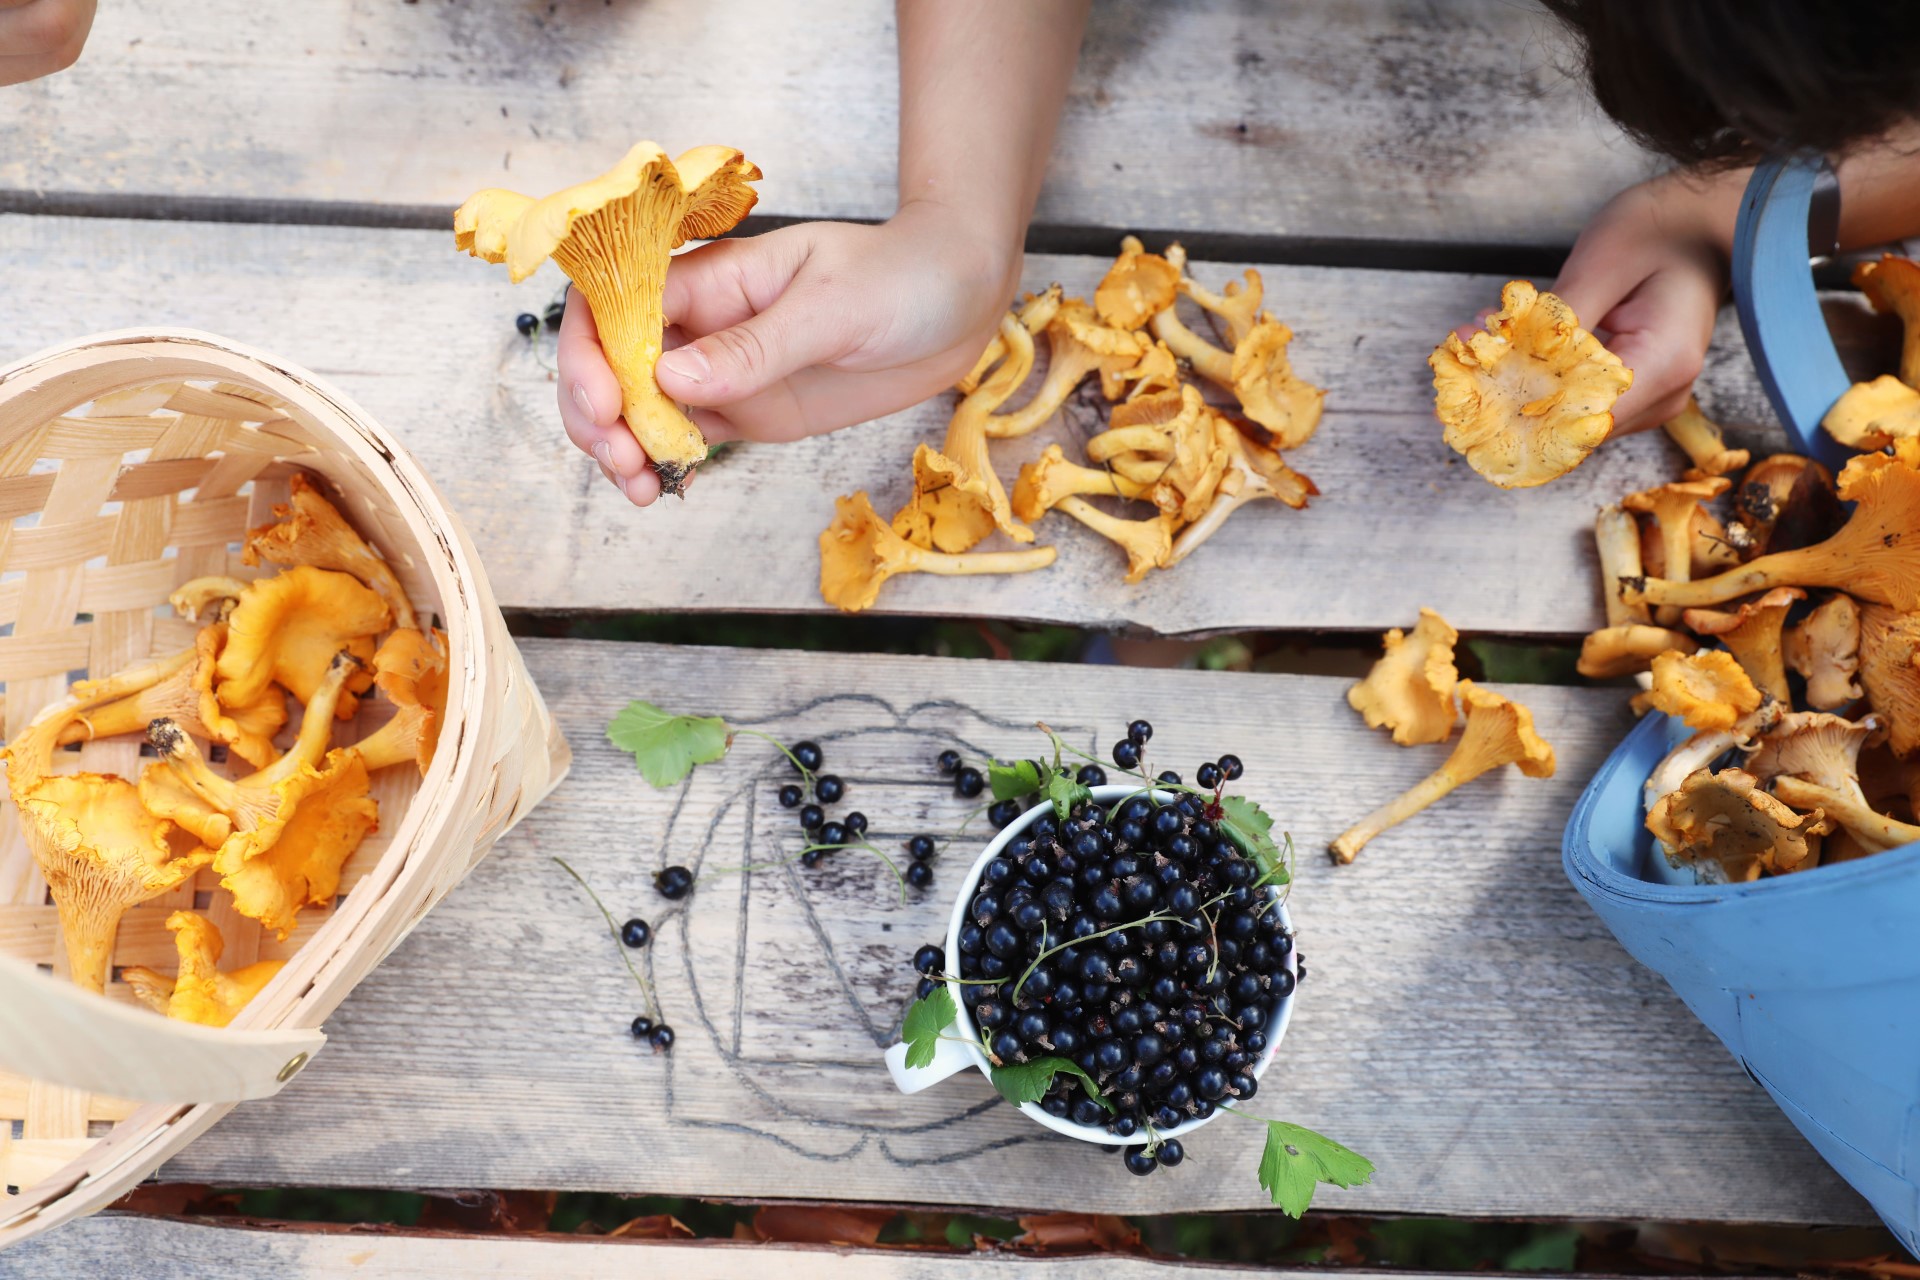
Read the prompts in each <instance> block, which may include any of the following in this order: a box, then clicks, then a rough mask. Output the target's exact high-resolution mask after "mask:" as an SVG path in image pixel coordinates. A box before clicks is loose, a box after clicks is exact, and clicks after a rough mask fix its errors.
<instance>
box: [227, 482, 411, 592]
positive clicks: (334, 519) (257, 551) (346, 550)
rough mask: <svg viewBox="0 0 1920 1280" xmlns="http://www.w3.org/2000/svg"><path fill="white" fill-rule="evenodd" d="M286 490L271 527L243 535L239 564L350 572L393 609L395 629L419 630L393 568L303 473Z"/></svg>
mask: <svg viewBox="0 0 1920 1280" xmlns="http://www.w3.org/2000/svg"><path fill="white" fill-rule="evenodd" d="M291 485H292V489H293V498H292V501H291V502H286V503H276V504H275V505H274V508H273V514H274V522H273V523H272V524H263V525H261V526H260V527H259V528H258V529H255V530H253V531H252V532H251V533H249V534H248V535H247V546H246V550H245V552H244V553H242V559H244V560H245V561H246V563H248V564H250V565H257V564H259V563H260V562H261V560H263V559H264V560H270V561H272V562H273V563H274V564H277V565H296V564H310V565H313V566H314V567H315V568H318V569H337V570H339V571H340V572H341V573H350V574H352V575H353V576H354V577H356V578H358V579H360V581H361V582H363V583H364V584H366V585H367V586H368V587H370V588H372V590H373V592H374V594H375V595H378V596H379V597H380V598H381V599H382V600H385V601H386V602H387V607H388V608H389V609H391V610H393V625H394V626H396V627H405V628H412V627H415V626H418V625H419V624H418V623H416V622H415V621H414V617H413V602H412V601H410V600H408V599H407V592H406V588H404V587H402V586H401V585H400V579H399V578H398V577H397V576H395V574H394V572H393V568H392V566H391V565H389V564H388V563H387V562H386V561H385V560H382V559H381V558H380V556H379V555H378V554H376V553H375V551H374V549H373V548H372V547H370V546H368V545H367V543H366V539H364V538H362V537H361V536H360V535H359V534H358V533H356V532H355V531H354V528H353V526H352V525H350V524H348V523H347V522H346V521H345V520H344V519H342V518H341V516H340V512H339V511H338V510H337V509H336V508H335V507H334V505H333V504H332V503H331V502H328V501H327V500H326V498H324V497H322V496H321V494H320V491H319V490H318V489H315V488H314V487H313V484H312V483H311V482H310V481H309V480H308V479H307V477H306V475H305V473H303V472H299V471H296V472H294V473H293V479H292V481H291Z"/></svg>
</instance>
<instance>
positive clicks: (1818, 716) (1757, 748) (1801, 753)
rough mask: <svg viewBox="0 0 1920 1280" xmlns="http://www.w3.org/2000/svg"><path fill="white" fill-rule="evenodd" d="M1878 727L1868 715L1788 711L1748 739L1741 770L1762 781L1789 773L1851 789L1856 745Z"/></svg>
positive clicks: (1856, 779) (1855, 771) (1856, 766)
mask: <svg viewBox="0 0 1920 1280" xmlns="http://www.w3.org/2000/svg"><path fill="white" fill-rule="evenodd" d="M1879 730H1880V724H1879V722H1878V721H1877V720H1875V719H1874V718H1873V717H1872V716H1868V717H1866V718H1865V719H1862V720H1848V719H1846V718H1845V717H1844V716H1836V715H1830V714H1828V713H1827V712H1825V711H1794V712H1789V713H1788V714H1786V715H1784V716H1781V717H1780V721H1779V723H1777V724H1775V725H1774V726H1773V727H1772V728H1771V729H1769V730H1767V732H1766V733H1764V734H1762V735H1761V736H1760V740H1759V741H1758V742H1757V743H1755V744H1754V746H1753V748H1752V750H1751V752H1750V753H1749V755H1748V756H1747V763H1746V770H1747V772H1749V773H1751V774H1752V775H1753V776H1754V777H1756V778H1758V779H1759V780H1760V781H1761V782H1763V783H1765V782H1772V781H1773V780H1774V779H1775V778H1779V777H1795V778H1804V779H1806V780H1807V781H1808V782H1813V783H1818V784H1819V785H1820V786H1823V787H1832V788H1834V789H1836V790H1847V789H1853V790H1856V791H1857V790H1858V789H1859V786H1860V778H1859V774H1860V763H1859V757H1860V748H1861V746H1862V745H1863V744H1865V742H1866V741H1867V739H1868V738H1870V737H1872V736H1873V735H1874V734H1875V733H1878V732H1879ZM1862 799H1863V800H1864V799H1865V797H1864V796H1863V797H1862Z"/></svg>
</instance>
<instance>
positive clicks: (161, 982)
mask: <svg viewBox="0 0 1920 1280" xmlns="http://www.w3.org/2000/svg"><path fill="white" fill-rule="evenodd" d="M167 928H168V930H170V931H171V932H172V933H173V943H174V950H175V952H176V953H177V954H178V956H179V968H178V970H177V972H176V973H175V975H174V976H173V977H172V978H170V979H169V978H164V977H162V976H161V975H159V974H155V973H154V972H153V971H152V970H151V969H142V970H140V971H139V972H137V973H136V972H135V971H134V970H132V969H129V970H128V971H127V972H126V973H125V975H124V976H125V977H126V980H127V982H128V983H129V985H132V986H134V988H135V990H136V991H137V992H139V991H140V989H141V988H142V987H145V988H147V989H148V990H147V992H141V994H142V998H143V999H145V1000H146V1001H147V1002H148V1003H151V1002H152V995H151V994H148V993H149V992H159V991H164V993H165V995H164V998H163V999H162V1000H161V1001H160V1011H161V1012H162V1013H165V1014H166V1015H167V1016H168V1017H169V1018H174V1019H177V1020H179V1021H181V1022H195V1023H199V1024H200V1025H201V1026H207V1027H224V1026H226V1025H227V1024H228V1023H230V1022H232V1021H233V1019H234V1017H235V1016H236V1015H238V1014H239V1012H240V1010H241V1009H243V1008H245V1007H246V1004H247V1002H248V1001H249V1000H251V999H253V997H255V996H256V995H258V994H260V989H261V988H262V987H264V986H266V985H267V983H268V982H270V981H272V979H273V975H275V974H276V973H279V972H280V970H281V969H282V968H284V967H285V966H286V961H284V960H262V961H259V962H258V963H256V964H250V965H244V966H242V967H241V968H238V969H235V970H233V971H232V972H231V973H221V972H220V969H219V961H220V955H221V953H222V952H223V951H225V950H226V939H224V938H222V937H221V936H220V930H219V929H217V928H216V927H214V924H213V922H212V921H210V920H208V919H207V918H206V917H204V916H201V915H199V914H197V913H195V912H192V911H176V912H174V913H173V914H172V915H170V916H168V917H167Z"/></svg>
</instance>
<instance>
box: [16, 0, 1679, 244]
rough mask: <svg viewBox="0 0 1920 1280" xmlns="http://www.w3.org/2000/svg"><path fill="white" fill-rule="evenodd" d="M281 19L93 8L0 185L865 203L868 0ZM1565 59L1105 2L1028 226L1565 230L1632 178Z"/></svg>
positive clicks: (882, 89)
mask: <svg viewBox="0 0 1920 1280" xmlns="http://www.w3.org/2000/svg"><path fill="white" fill-rule="evenodd" d="M279 8H283V9H284V10H285V11H284V12H282V11H279V9H269V8H265V7H262V6H258V5H252V4H248V3H245V0H215V2H212V3H206V4H198V5H194V6H191V8H190V10H189V11H187V12H180V11H178V7H177V6H174V5H169V4H166V3H165V2H164V0H135V2H133V3H128V4H122V5H114V6H111V7H110V8H109V10H108V11H107V12H105V13H103V14H101V15H100V17H99V20H98V23H97V25H96V26H95V28H94V32H93V36H92V39H91V41H90V42H89V44H88V46H87V50H86V54H85V56H84V57H83V58H82V60H81V61H80V63H79V65H77V66H76V67H74V68H73V69H72V70H71V71H68V72H66V73H63V74H61V75H59V76H55V77H51V78H49V79H47V80H44V81H40V82H37V83H34V84H30V85H26V86H23V87H21V88H17V89H13V90H10V91H9V92H8V93H7V94H6V95H4V96H0V136H5V137H7V138H9V139H12V140H14V141H15V142H16V143H17V145H14V146H10V147H9V148H8V154H7V155H6V156H5V157H4V158H0V189H12V190H14V191H18V192H28V193H31V192H62V193H80V194H84V195H88V196H93V197H96V198H99V199H101V200H103V201H104V202H126V201H133V202H135V203H137V202H138V201H139V200H140V198H141V197H143V196H164V197H185V198H188V199H191V200H196V201H208V200H209V198H210V202H211V203H212V204H215V205H217V204H219V203H221V202H222V201H226V202H229V203H249V204H250V203H251V202H268V203H273V202H283V201H288V200H298V201H305V202H314V201H320V202H339V203H342V204H345V205H349V206H358V207H359V208H358V211H357V212H356V214H355V216H359V217H366V216H372V217H375V218H378V217H379V216H381V214H380V208H379V207H381V206H386V207H389V208H392V207H394V206H401V207H409V208H410V209H418V208H420V207H422V206H424V207H434V206H440V207H444V208H447V209H451V208H452V206H454V205H455V204H458V203H459V202H460V201H461V200H464V199H465V198H466V197H467V196H468V195H469V194H471V193H472V192H474V191H476V190H478V189H480V188H481V187H489V186H506V187H512V188H515V189H519V190H523V191H529V192H532V193H534V194H544V193H545V192H547V191H548V190H551V189H554V188H556V187H560V186H565V185H567V184H569V183H573V182H577V181H580V180H581V179H583V178H585V177H587V176H589V175H591V174H595V173H599V172H600V171H601V170H603V169H605V168H607V167H608V166H609V165H611V164H612V163H613V161H614V160H615V159H616V158H617V157H618V156H619V155H620V154H621V153H622V152H623V151H625V150H626V149H627V147H628V146H630V145H631V144H632V143H633V142H634V141H635V140H637V139H638V138H639V137H642V136H644V137H651V138H655V139H657V140H658V141H659V142H660V143H661V144H662V145H664V146H665V147H667V148H668V150H670V151H678V150H681V149H684V148H686V147H690V146H694V145H697V144H701V143H709V142H722V143H726V144H728V145H731V146H737V147H740V148H742V149H744V150H745V151H746V153H747V155H748V156H749V157H751V158H753V159H755V160H757V161H759V163H760V164H761V166H762V167H763V168H764V169H765V170H766V172H767V178H766V180H765V182H764V183H763V184H762V187H761V190H762V193H763V194H762V201H761V206H760V212H761V213H766V214H776V215H788V216H799V217H808V218H817V217H863V218H873V217H884V216H885V215H887V214H888V213H890V212H892V210H893V207H894V152H895V119H896V111H895V99H896V95H897V78H898V77H897V70H896V63H895V51H894V29H893V6H892V5H891V4H889V3H887V2H886V0H833V2H832V3H826V4H809V5H790V4H784V3H781V0H750V2H746V3H738V4H732V5H729V6H728V7H727V9H726V10H725V12H724V17H719V16H716V13H715V11H713V10H710V9H709V8H707V7H705V6H701V5H695V4H688V3H685V2H684V0H679V2H673V3H654V4H617V5H606V4H603V3H601V2H600V0H563V2H562V3H559V4H552V5H548V4H541V5H505V6H502V5H489V4H468V3H459V4H445V3H435V4H421V5H394V4H384V3H375V2H373V0H318V2H315V3H308V4H300V5H293V6H281V7H279ZM1570 62H1571V59H1570V58H1569V57H1568V55H1567V53H1566V51H1565V50H1564V49H1562V48H1561V47H1560V46H1559V45H1558V43H1556V37H1555V35H1554V33H1553V31H1552V24H1551V23H1550V21H1549V20H1548V19H1547V18H1546V17H1545V16H1544V15H1542V14H1541V13H1540V12H1539V11H1538V10H1536V9H1533V8H1531V7H1529V6H1525V5H1515V4H1509V3H1504V2H1503V0H1471V2H1465V0H1455V2H1454V3H1449V4H1446V5H1438V6H1436V5H1431V4H1423V3H1415V2H1414V0H1364V2H1355V3H1343V4H1340V5H1325V4H1314V3H1310V2H1308V0H1294V2H1292V3H1288V4H1274V5H1258V6H1252V7H1248V6H1246V5H1244V4H1240V3H1236V2H1235V0H1185V2H1184V3H1179V4H1165V3H1155V2H1154V0H1126V2H1125V3H1114V4H1105V5H1102V6H1101V7H1100V9H1099V10H1098V11H1097V12H1096V13H1095V16H1094V21H1093V24H1092V26H1091V29H1090V33H1089V36H1088V40H1087V44H1086V47H1085V49H1084V51H1083V54H1082V57H1081V60H1080V66H1079V72H1078V75H1077V76H1076V77H1075V80H1074V83H1073V87H1072V90H1071V96H1070V98H1069V101H1068V105H1067V109H1066V114H1065V118H1064V120H1063V121H1062V125H1061V129H1060V133H1059V138H1058V142H1057V144H1056V147H1055V155H1054V162H1053V166H1052V170H1051V176H1050V177H1049V179H1048V184H1047V188H1046V191H1045V193H1044V194H1043V195H1042V197H1041V201H1040V207H1039V211H1038V218H1039V220H1040V221H1041V222H1052V223H1062V224H1069V225H1074V226H1088V225H1091V226H1106V227H1130V226H1131V227H1172V228H1179V229H1181V230H1183V231H1188V232H1196V231H1215V232H1227V233H1233V234H1240V235H1256V236H1257V235H1277V236H1292V237H1332V238H1339V239H1359V240H1363V241H1364V240H1373V239H1412V240H1428V241H1450V242H1451V241H1459V242H1471V243H1479V244H1494V243H1529V244H1555V243H1567V242H1570V241H1571V240H1572V238H1573V235H1574V233H1575V232H1576V231H1577V230H1578V229H1579V227H1580V225H1581V224H1582V223H1583V222H1584V221H1585V219H1586V217H1587V216H1588V214H1590V213H1591V212H1592V210H1593V209H1594V208H1595V207H1597V206H1598V205H1599V204H1600V203H1601V202H1602V201H1604V200H1605V199H1606V198H1607V197H1608V196H1610V195H1611V194H1612V193H1613V192H1614V191H1615V190H1617V189H1618V188H1619V187H1621V186H1622V185H1624V184H1626V183H1628V182H1630V181H1632V180H1634V179H1635V178H1637V177H1638V176H1640V175H1641V173H1642V172H1643V171H1644V169H1645V168H1646V162H1645V160H1644V159H1643V158H1642V157H1641V155H1640V154H1639V153H1638V152H1637V151H1636V150H1635V149H1634V148H1633V147H1632V146H1631V145H1629V144H1628V143H1626V142H1625V141H1624V140H1622V139H1621V138H1620V137H1619V135H1618V134H1617V133H1616V132H1615V131H1614V130H1613V129H1612V128H1611V127H1610V126H1607V125H1604V124H1602V123H1601V122H1600V121H1599V120H1598V119H1597V118H1596V117H1597V112H1595V111H1594V109H1593V108H1592V106H1591V105H1590V104H1589V102H1588V101H1587V98H1586V95H1585V91H1584V90H1583V89H1582V88H1581V87H1580V86H1579V85H1578V84H1577V83H1576V82H1575V81H1573V80H1572V79H1570V78H1569V76H1568V75H1567V73H1566V72H1565V71H1564V70H1563V69H1562V68H1563V67H1564V66H1566V65H1569V64H1570ZM263 108H265V109H263ZM120 207H125V206H124V204H122V205H121V206H120Z"/></svg>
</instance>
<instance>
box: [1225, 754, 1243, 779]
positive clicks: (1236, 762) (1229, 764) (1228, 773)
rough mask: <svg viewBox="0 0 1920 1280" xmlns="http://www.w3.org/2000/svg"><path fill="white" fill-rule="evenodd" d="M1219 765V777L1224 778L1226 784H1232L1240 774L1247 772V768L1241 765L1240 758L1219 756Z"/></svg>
mask: <svg viewBox="0 0 1920 1280" xmlns="http://www.w3.org/2000/svg"><path fill="white" fill-rule="evenodd" d="M1219 763H1220V776H1221V777H1223V778H1225V779H1226V780H1227V781H1228V782H1232V781H1233V780H1234V779H1236V778H1238V777H1239V776H1240V775H1241V774H1243V773H1245V772H1246V771H1247V766H1245V765H1244V764H1241V763H1240V757H1239V756H1236V755H1231V754H1229V755H1224V756H1221V757H1220V761H1219Z"/></svg>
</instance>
